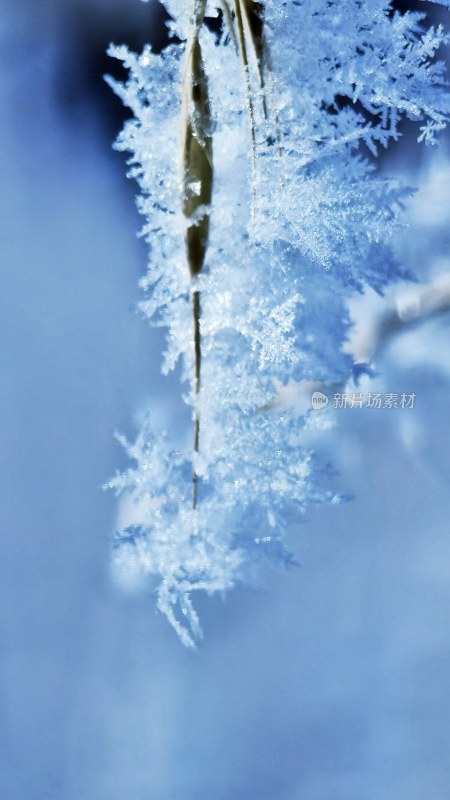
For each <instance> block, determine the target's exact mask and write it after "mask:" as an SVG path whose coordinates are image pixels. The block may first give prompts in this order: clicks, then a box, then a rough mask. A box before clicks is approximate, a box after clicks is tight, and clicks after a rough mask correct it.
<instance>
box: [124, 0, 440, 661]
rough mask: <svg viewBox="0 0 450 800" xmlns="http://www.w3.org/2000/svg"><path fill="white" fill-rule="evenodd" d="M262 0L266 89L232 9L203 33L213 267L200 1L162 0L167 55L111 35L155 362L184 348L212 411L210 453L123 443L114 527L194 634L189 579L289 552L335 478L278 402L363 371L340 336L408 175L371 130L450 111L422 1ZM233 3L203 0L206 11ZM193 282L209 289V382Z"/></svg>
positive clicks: (383, 279) (190, 398) (201, 585)
mask: <svg viewBox="0 0 450 800" xmlns="http://www.w3.org/2000/svg"><path fill="white" fill-rule="evenodd" d="M248 1H249V2H250V0H248ZM231 5H232V4H231ZM250 5H251V2H250ZM255 5H256V4H255ZM262 5H263V7H264V36H265V41H266V44H267V52H268V54H269V56H268V57H267V59H266V62H265V64H264V98H263V97H262V93H261V89H260V86H258V85H257V81H256V80H255V79H254V76H253V77H252V75H251V74H250V72H249V73H248V75H247V76H246V75H245V71H244V70H243V68H242V61H241V59H240V58H239V56H238V54H237V52H236V49H235V48H234V46H233V41H232V39H231V37H230V36H228V35H227V33H226V26H225V25H224V33H223V35H222V36H221V37H220V38H219V40H217V37H216V36H215V35H214V34H213V33H211V32H210V31H209V30H208V29H207V27H206V26H203V28H202V30H201V32H200V43H201V49H202V54H203V59H204V64H205V71H206V74H207V78H208V92H209V98H210V106H211V113H212V117H213V121H214V133H213V175H214V179H213V180H214V182H213V199H212V204H211V206H210V208H208V209H207V211H208V213H209V217H210V230H209V239H208V247H207V252H206V260H205V268H204V269H203V271H202V272H201V273H200V274H199V275H198V276H197V277H195V279H191V277H190V274H189V270H188V268H187V265H186V253H185V242H184V232H185V228H186V220H185V219H184V217H183V212H182V203H181V199H180V184H181V182H180V136H181V133H180V115H181V93H180V86H181V81H182V78H183V75H182V70H183V53H184V49H185V42H186V40H187V39H188V38H189V33H190V26H191V24H192V20H191V11H192V8H191V6H192V4H191V3H188V2H186V0H166V2H165V6H166V7H167V10H168V11H169V13H170V14H171V16H172V19H173V23H171V28H172V32H173V34H174V36H175V37H176V39H175V40H174V41H176V43H173V44H171V45H170V46H168V47H167V48H165V49H164V50H163V51H162V52H161V54H156V53H153V52H152V51H151V49H150V47H146V48H145V49H144V51H143V53H142V54H141V55H135V54H134V53H131V52H129V50H128V49H127V48H126V47H111V49H110V54H111V55H112V56H115V57H116V58H118V59H120V60H121V61H123V63H124V65H125V67H126V68H127V69H128V70H129V78H128V80H127V82H126V83H124V84H121V83H118V82H115V81H112V80H111V81H110V82H111V84H112V85H113V88H114V91H116V92H117V94H118V95H119V96H120V97H121V98H122V100H123V102H124V103H125V104H126V105H127V106H129V107H130V109H131V110H132V112H133V115H134V118H133V119H132V120H130V121H129V122H127V123H126V125H125V128H124V130H123V132H122V133H121V135H120V136H119V139H118V142H117V145H116V146H117V148H118V149H120V150H126V151H129V152H130V153H131V158H130V162H129V163H130V176H131V177H134V178H135V179H136V180H137V181H138V183H139V186H140V190H141V194H140V196H139V199H138V203H139V209H140V211H141V212H142V214H143V215H144V218H145V224H144V235H145V237H146V240H147V242H148V245H149V266H148V273H147V275H146V277H145V279H144V280H143V282H142V283H143V288H144V289H145V291H146V297H145V299H144V300H143V301H142V303H141V308H142V310H143V312H144V313H145V315H146V316H147V317H148V318H149V319H151V320H153V321H154V322H156V323H157V324H162V325H164V326H165V327H166V328H167V332H168V334H167V352H166V356H165V363H164V368H163V369H164V371H165V372H167V371H169V370H171V369H173V368H174V366H175V365H176V364H177V363H178V362H181V365H182V380H183V383H184V390H185V392H186V394H187V397H186V402H188V403H189V404H190V405H191V406H192V408H193V410H194V407H195V410H196V413H197V414H198V416H199V419H200V446H199V450H198V452H194V450H193V448H191V447H188V448H186V449H185V451H180V450H179V449H176V448H175V446H174V444H173V443H171V442H170V440H168V439H166V438H164V437H162V436H160V435H158V434H156V433H155V432H154V431H152V429H151V423H150V420H149V419H148V420H147V421H146V423H145V424H144V426H143V428H142V430H141V432H140V434H139V436H138V438H137V441H136V442H135V443H134V444H133V445H128V450H129V453H130V456H131V457H132V458H133V460H134V467H133V468H132V469H130V470H129V471H128V472H126V473H125V474H123V475H120V476H118V477H116V478H115V479H114V480H113V481H112V482H111V484H110V485H111V486H112V487H114V488H115V489H116V490H118V491H119V492H125V493H127V494H128V496H129V498H130V499H131V501H132V503H133V504H134V506H135V508H136V509H137V511H136V514H135V522H134V523H133V524H130V525H129V526H125V527H124V529H123V530H120V531H119V532H118V535H117V542H118V548H119V550H120V551H121V552H122V553H123V557H124V559H125V560H130V559H131V560H132V561H134V565H135V567H136V565H137V566H138V568H139V569H141V570H142V571H143V572H145V573H146V574H148V575H149V576H152V578H153V580H155V579H156V592H157V596H158V606H159V608H160V609H161V610H162V611H163V612H164V613H165V614H166V615H167V616H168V618H169V620H170V622H171V623H172V624H173V625H174V627H175V628H176V630H177V631H178V633H179V635H180V637H181V639H182V641H183V642H184V643H185V644H187V645H191V644H193V641H194V639H195V638H196V637H197V636H199V635H200V627H199V623H198V619H197V615H196V613H195V611H194V609H193V606H192V603H191V593H192V592H193V591H194V590H199V589H202V590H204V591H206V592H208V593H211V592H216V591H224V590H228V589H229V588H230V587H232V586H233V584H235V582H236V581H246V580H248V579H249V578H250V577H251V576H252V575H253V572H254V569H255V566H257V564H258V561H259V560H260V559H261V558H266V557H267V556H269V557H270V558H271V559H273V560H281V561H284V562H286V561H289V554H288V553H287V552H286V550H285V547H284V545H283V534H284V531H285V529H286V526H287V524H288V523H289V520H290V519H292V518H293V515H294V516H295V515H298V513H299V509H303V508H304V506H305V505H306V504H308V503H310V502H312V501H327V500H330V499H331V497H332V495H331V493H329V492H328V491H327V489H326V479H325V477H324V475H323V474H321V470H320V469H319V468H318V466H317V465H316V464H315V462H314V459H313V458H312V456H311V454H310V453H309V452H307V450H306V449H305V447H304V446H303V445H302V439H303V437H302V433H303V431H304V429H305V426H307V425H308V415H306V416H305V417H301V418H298V415H297V416H296V415H292V416H290V415H289V413H288V412H283V413H278V412H274V411H273V410H271V411H268V410H266V409H267V407H269V406H270V404H271V401H272V400H273V398H274V395H275V394H276V389H277V387H280V386H283V385H286V384H288V383H289V382H290V381H301V380H305V381H316V380H325V381H327V382H328V383H332V382H333V381H339V380H342V379H345V377H346V376H348V375H349V374H350V373H351V370H352V361H351V359H350V357H349V356H348V355H345V354H344V353H343V352H342V350H341V345H342V343H343V341H344V340H345V337H346V334H347V331H348V318H347V316H346V313H345V300H346V299H347V298H348V295H349V293H351V292H353V291H358V290H360V289H361V287H362V286H364V285H369V286H371V287H373V288H374V289H375V290H377V291H380V290H381V289H382V288H383V286H384V285H385V284H386V283H387V282H388V281H391V280H393V279H395V278H397V277H400V276H403V277H405V275H406V273H405V272H404V271H403V270H402V269H401V268H400V267H399V266H398V265H397V264H396V263H395V261H394V259H393V256H392V254H391V250H390V241H391V237H392V235H393V232H394V231H395V229H396V226H397V225H398V210H399V208H400V206H401V204H402V198H403V197H404V194H405V192H404V190H402V189H401V187H399V186H398V185H396V184H395V183H394V182H393V181H387V180H386V179H382V178H380V177H378V176H377V175H376V174H375V173H374V166H373V162H374V156H375V155H376V152H377V147H379V146H380V145H382V146H386V145H388V143H389V141H390V140H392V139H397V138H398V137H399V135H400V133H399V124H400V122H401V120H402V118H405V117H407V118H408V119H410V120H414V121H417V122H419V123H420V130H419V138H420V139H423V140H425V141H429V142H433V140H434V138H435V134H436V132H437V131H439V130H440V129H441V128H443V127H444V125H445V122H446V120H447V118H448V114H449V111H450V103H449V97H448V94H447V93H446V90H445V85H444V78H443V66H442V64H441V63H440V62H438V61H436V58H435V56H436V51H437V50H438V48H439V46H440V45H441V44H442V43H443V42H444V41H445V36H444V34H443V31H442V30H441V29H440V28H437V29H429V30H424V29H422V27H421V26H422V21H423V15H419V14H417V13H405V14H399V13H393V12H392V10H391V8H390V4H389V3H387V2H385V0H289V1H288V2H281V1H280V0H267V2H265V3H264V4H258V7H259V8H261V6H262ZM221 8H222V4H221V3H219V2H217V3H216V2H211V3H210V4H209V7H208V11H207V14H208V15H209V16H210V17H216V16H217V13H218V11H219V9H221ZM178 42H180V43H178ZM249 88H250V90H251V92H252V94H253V97H254V115H255V125H256V127H255V130H256V135H255V146H254V151H255V156H254V158H252V153H251V151H252V148H251V136H250V129H249V114H248V91H249ZM264 104H266V106H267V108H266V109H265V111H266V113H263V107H264ZM194 290H195V291H198V292H200V296H201V348H202V366H201V390H200V392H199V394H198V395H196V394H195V393H194V370H195V365H194V334H193V323H192V305H191V297H192V292H193V291H194ZM193 470H195V472H196V474H197V475H198V502H197V504H196V508H195V509H193V508H192V502H191V481H192V473H193Z"/></svg>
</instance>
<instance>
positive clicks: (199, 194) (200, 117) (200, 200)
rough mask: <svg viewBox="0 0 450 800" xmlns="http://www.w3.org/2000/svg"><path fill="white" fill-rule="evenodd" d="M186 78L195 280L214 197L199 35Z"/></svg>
mask: <svg viewBox="0 0 450 800" xmlns="http://www.w3.org/2000/svg"><path fill="white" fill-rule="evenodd" d="M187 58H188V63H187V68H186V75H185V97H184V113H183V161H182V170H183V177H182V184H183V185H182V200H183V213H184V216H185V217H186V219H187V220H188V227H187V230H186V256H187V262H188V266H189V270H190V273H191V276H192V277H195V276H196V275H198V274H199V272H201V271H202V269H203V265H204V261H205V254H206V248H207V244H208V235H209V206H210V203H211V197H212V183H213V165H212V127H213V126H212V117H211V108H210V103H209V97H208V83H207V78H206V74H205V69H204V64H203V58H202V52H201V46H200V42H199V39H198V34H195V36H194V39H193V42H192V45H191V48H190V51H189V53H188V57H187Z"/></svg>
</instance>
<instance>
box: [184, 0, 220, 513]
mask: <svg viewBox="0 0 450 800" xmlns="http://www.w3.org/2000/svg"><path fill="white" fill-rule="evenodd" d="M205 10H206V0H196V2H195V4H194V13H193V21H192V35H191V39H190V41H189V42H188V46H187V51H186V65H185V71H184V81H183V113H182V137H183V139H182V204H183V213H184V216H185V217H186V220H187V228H186V235H185V242H186V259H187V263H188V266H189V271H190V274H191V278H192V279H193V280H195V278H196V277H197V276H198V275H199V274H200V272H201V271H202V269H203V267H204V263H205V257H206V250H207V246H208V236H209V211H210V204H211V198H212V185H213V151H212V127H213V126H212V117H211V107H210V103H209V96H208V81H207V77H206V73H205V68H204V63H203V57H202V51H201V45H200V41H199V33H200V29H201V26H202V24H203V20H204V16H205ZM192 310H193V317H194V354H195V377H194V392H195V395H196V396H198V394H199V392H200V368H201V335H200V318H201V305H200V291H199V290H198V289H195V288H194V289H193V292H192ZM199 446H200V418H199V413H198V408H195V409H194V451H195V452H198V450H199ZM197 485H198V474H197V470H196V468H195V467H194V471H193V477H192V507H193V508H194V509H195V508H196V505H197Z"/></svg>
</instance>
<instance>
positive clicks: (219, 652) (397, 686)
mask: <svg viewBox="0 0 450 800" xmlns="http://www.w3.org/2000/svg"><path fill="white" fill-rule="evenodd" d="M160 25H161V14H160V13H159V12H158V11H157V10H156V9H155V8H154V6H153V5H152V4H151V3H150V4H146V5H144V4H142V3H139V2H138V0H79V1H77V0H70V2H69V0H66V2H63V1H62V0H60V2H59V3H57V2H56V0H54V1H53V2H52V1H51V0H47V2H31V1H27V0H16V2H14V1H13V0H2V12H1V18H0V42H1V48H0V60H1V71H0V98H1V100H0V102H1V106H2V125H1V129H0V176H1V178H0V240H1V268H2V292H1V299H0V382H1V394H0V441H1V447H0V458H1V483H0V519H1V542H2V548H1V552H2V556H1V562H0V564H1V566H0V570H1V576H0V598H1V609H2V614H1V622H0V637H1V638H0V649H1V653H0V658H1V660H0V691H1V717H0V798H1V800H211V798H214V800H385V799H386V798H392V799H395V800H448V798H449V797H450V731H449V724H448V721H449V715H450V633H449V631H450V582H449V557H450V527H449V519H450V494H449V468H450V454H449V447H448V437H449V405H450V404H449V377H448V376H449V372H450V348H449V327H448V322H446V321H445V320H443V321H442V322H438V323H436V322H433V323H430V324H428V325H427V326H425V327H424V328H422V329H421V331H420V332H417V333H415V334H411V335H409V339H408V338H407V337H406V338H404V339H403V341H402V342H401V343H400V345H398V343H397V345H393V346H392V347H391V348H390V350H389V351H388V352H387V353H386V355H385V356H384V359H383V363H382V365H381V371H382V373H383V375H384V378H383V381H381V378H380V379H379V381H380V386H382V387H384V388H385V389H386V390H388V391H399V392H402V391H405V392H412V391H415V392H416V394H417V401H416V408H415V409H414V411H413V412H409V416H407V414H408V412H407V411H406V410H404V411H400V410H399V411H398V412H395V411H385V412H383V411H378V412H371V413H370V412H369V411H367V412H362V413H361V414H359V413H357V412H355V411H348V412H342V413H341V416H340V417H339V420H338V423H339V424H338V426H337V427H336V428H335V430H334V431H333V432H330V433H328V434H326V441H325V442H324V443H322V445H321V447H322V448H323V450H324V451H325V457H330V459H331V461H332V462H333V464H334V465H335V466H336V467H337V469H338V470H339V471H340V478H339V480H338V481H337V485H338V486H339V488H340V489H341V490H342V491H345V492H346V493H349V494H353V495H354V499H353V500H352V501H351V502H349V503H348V504H346V505H344V506H340V507H329V508H325V507H323V508H317V509H313V510H311V511H310V512H309V513H308V515H307V517H306V519H305V520H304V521H303V523H302V524H301V525H300V526H299V528H298V530H295V531H293V532H292V546H293V548H294V550H295V553H296V556H297V558H298V560H299V561H300V563H301V568H300V569H293V570H290V571H288V572H284V573H283V572H277V573H276V572H274V573H273V574H270V575H269V576H268V577H267V581H266V587H267V588H266V589H265V590H264V591H263V590H256V589H255V590H249V589H245V590H244V589H237V590H236V591H234V593H233V594H231V595H230V596H228V597H227V598H225V599H224V600H223V599H220V598H213V599H208V598H205V599H202V600H200V601H198V603H197V605H198V607H199V610H200V614H201V618H202V620H203V624H204V629H205V641H204V643H203V644H202V645H201V647H200V648H199V649H198V650H197V651H196V652H190V651H187V650H185V649H184V648H183V647H182V646H181V644H180V643H179V642H178V640H177V638H176V636H175V635H174V633H173V631H172V630H171V629H170V627H169V626H168V625H167V623H166V621H165V620H164V619H163V618H161V617H160V616H158V615H157V614H156V612H155V609H154V602H153V598H152V597H151V596H150V594H149V593H146V592H143V593H140V594H126V593H125V594H124V593H122V592H120V591H119V590H118V589H117V587H116V586H115V584H114V582H113V580H112V578H111V574H110V566H109V564H110V548H111V542H110V539H109V536H110V534H111V533H112V531H113V530H114V519H115V514H116V501H115V499H114V497H113V496H112V495H109V494H105V493H103V492H102V491H101V485H102V484H103V482H104V481H106V480H107V479H108V478H109V477H110V476H111V475H113V474H114V472H115V471H116V469H118V468H122V467H123V466H125V464H126V461H125V457H124V455H123V453H122V451H121V448H120V447H119V446H118V445H117V443H116V442H115V440H114V438H113V434H114V431H115V430H119V431H121V432H124V433H125V434H127V435H129V436H130V437H132V436H133V435H134V434H135V432H136V425H137V419H138V418H139V415H140V414H142V411H143V409H145V408H146V407H147V406H151V407H152V408H154V409H156V413H157V414H159V417H160V420H161V424H164V425H166V426H175V425H177V424H179V423H178V419H179V417H178V410H179V401H178V385H177V380H176V376H175V377H174V378H170V379H163V378H161V377H160V375H159V367H160V356H161V351H162V348H163V334H162V333H161V332H160V331H156V330H151V329H149V328H148V327H147V326H146V324H145V323H144V322H143V321H142V320H141V319H140V318H139V316H138V315H137V314H135V313H134V312H133V304H134V303H135V302H136V301H137V300H138V299H139V289H138V287H137V281H138V279H139V277H140V275H141V274H142V273H143V271H144V268H145V261H146V251H145V247H144V245H143V243H142V242H141V241H140V240H138V239H137V238H136V235H135V233H136V231H137V230H138V229H139V227H140V224H141V221H140V219H139V218H138V215H137V213H136V212H135V209H134V204H133V193H134V191H135V188H134V186H132V184H131V183H130V182H127V180H126V178H125V168H124V161H123V158H122V157H121V156H119V155H118V154H117V153H114V152H113V151H112V150H111V142H112V140H113V138H114V135H115V133H116V132H117V131H118V129H119V127H120V126H121V124H122V117H121V114H122V111H121V109H120V104H119V102H118V101H117V99H116V98H114V97H113V96H112V94H111V93H110V91H109V89H108V88H107V87H106V85H104V84H103V82H102V77H101V76H102V73H103V72H104V71H110V72H111V71H113V70H114V69H116V67H115V65H114V64H113V63H111V64H108V63H107V59H106V57H105V56H104V50H105V48H106V46H107V44H108V43H109V41H111V40H114V41H116V42H121V41H126V42H128V43H129V44H130V45H132V46H133V47H138V48H139V47H140V46H141V45H142V44H143V42H144V41H146V40H148V39H149V38H150V39H153V41H155V42H156V43H157V42H158V37H159V33H158V32H159V30H160ZM397 158H398V163H399V164H400V163H401V166H402V169H403V170H405V169H406V170H407V171H408V172H409V173H410V175H409V177H410V179H411V175H412V174H413V177H414V178H415V179H416V181H421V182H422V184H423V186H424V187H425V188H424V190H423V192H422V194H420V193H419V195H418V199H417V200H416V201H415V202H416V206H414V208H413V211H412V212H411V213H412V217H411V219H412V227H411V229H410V239H408V240H405V241H404V242H403V243H400V245H399V246H400V249H401V251H402V252H403V253H404V254H406V255H407V257H408V258H409V259H411V260H412V261H415V266H416V268H417V269H418V271H419V272H421V271H422V274H424V275H427V276H428V275H429V274H432V271H433V268H432V264H431V261H432V260H433V259H434V258H436V259H438V260H439V270H440V271H441V272H442V270H445V269H446V268H447V267H446V258H448V238H447V239H446V238H445V235H443V234H442V231H444V232H445V231H447V230H448V221H449V219H450V206H449V199H450V197H449V194H448V192H449V190H448V188H447V187H448V185H449V183H450V182H444V184H443V185H441V184H442V182H441V184H439V182H438V188H436V181H435V182H434V183H433V180H432V177H431V178H430V176H433V175H435V174H436V166H435V165H436V163H437V162H436V158H435V156H434V155H433V154H431V155H430V154H427V155H426V156H424V161H423V163H422V164H420V162H419V161H418V160H417V155H416V150H414V155H411V156H410V158H409V159H408V158H406V159H405V154H404V151H401V147H400V145H399V146H398V149H397V150H396V151H394V152H393V154H392V156H391V158H390V162H389V168H390V170H391V172H392V170H394V169H395V168H396V159H397ZM439 158H440V159H441V161H440V162H439V164H441V166H439V164H438V169H437V174H438V175H439V174H440V173H441V172H442V170H443V169H444V168H445V165H447V169H448V162H447V161H446V158H445V150H443V151H441V152H440V154H439ZM400 159H402V161H401V162H400ZM412 165H413V168H412ZM433 165H434V166H433ZM433 170H434V172H433ZM430 186H431V189H430ZM439 186H440V187H441V188H439ZM433 203H434V204H435V205H436V208H439V209H440V212H441V215H440V216H439V214H438V215H437V217H436V216H434V215H433ZM424 208H426V209H428V211H429V212H430V213H429V214H428V217H429V220H431V222H430V221H429V224H428V227H427V225H426V224H425V225H424V227H420V225H422V222H423V217H424V213H423V212H424ZM414 209H415V210H414ZM414 214H416V216H415V217H414ZM435 219H438V222H436V224H435V223H434V222H433V220H435ZM437 225H439V231H440V232H441V235H440V238H439V235H438V232H437V228H436V226H437ZM419 227H420V230H419ZM447 237H448V234H447ZM435 251H436V252H435ZM419 341H420V345H421V346H420V347H418V343H419Z"/></svg>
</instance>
